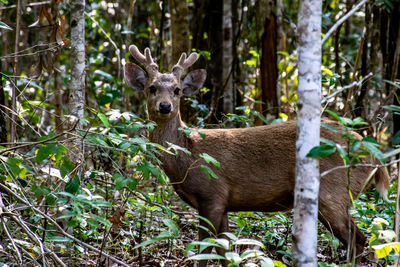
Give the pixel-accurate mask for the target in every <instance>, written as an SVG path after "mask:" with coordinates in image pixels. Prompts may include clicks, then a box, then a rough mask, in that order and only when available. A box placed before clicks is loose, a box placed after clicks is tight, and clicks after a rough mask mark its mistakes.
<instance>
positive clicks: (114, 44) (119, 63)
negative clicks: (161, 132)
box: [85, 12, 121, 77]
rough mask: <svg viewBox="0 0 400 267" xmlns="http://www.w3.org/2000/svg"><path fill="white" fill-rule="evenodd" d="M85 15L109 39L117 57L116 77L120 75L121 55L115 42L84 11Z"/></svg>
mask: <svg viewBox="0 0 400 267" xmlns="http://www.w3.org/2000/svg"><path fill="white" fill-rule="evenodd" d="M85 15H86V16H87V17H88V18H89V19H91V20H92V21H93V23H94V24H95V25H96V26H97V27H99V29H100V31H101V32H102V33H103V34H104V36H105V37H106V38H107V39H108V41H110V43H111V44H112V46H114V48H115V54H116V55H117V58H118V77H120V74H121V55H120V50H119V48H118V46H117V45H116V43H115V42H114V41H113V39H111V37H110V36H108V34H107V33H106V31H105V30H104V29H103V28H102V27H101V26H100V24H99V23H98V22H97V21H96V20H95V19H94V18H93V17H92V16H90V15H89V14H88V13H87V12H85Z"/></svg>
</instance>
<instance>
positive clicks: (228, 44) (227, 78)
mask: <svg viewBox="0 0 400 267" xmlns="http://www.w3.org/2000/svg"><path fill="white" fill-rule="evenodd" d="M222 27H223V29H222V34H223V41H222V62H223V65H222V81H223V86H224V99H223V112H224V113H225V114H228V113H231V114H233V113H234V112H235V102H236V101H235V93H234V91H233V83H232V63H233V54H232V51H233V49H232V45H233V33H232V0H224V4H223V18H222Z"/></svg>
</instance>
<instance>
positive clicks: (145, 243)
mask: <svg viewBox="0 0 400 267" xmlns="http://www.w3.org/2000/svg"><path fill="white" fill-rule="evenodd" d="M172 237H173V236H171V233H170V232H167V231H164V232H161V233H160V234H159V235H158V236H156V237H153V238H151V239H149V240H146V241H143V242H142V243H140V244H138V245H136V246H135V247H134V248H133V249H137V248H140V247H145V246H148V245H151V244H153V243H156V242H158V241H160V240H164V239H170V238H172Z"/></svg>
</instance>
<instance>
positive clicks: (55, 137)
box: [0, 121, 78, 155]
mask: <svg viewBox="0 0 400 267" xmlns="http://www.w3.org/2000/svg"><path fill="white" fill-rule="evenodd" d="M77 124H78V121H77V122H76V123H75V125H74V126H73V127H72V128H71V129H69V130H68V131H65V132H62V133H59V134H57V135H55V136H54V137H52V138H49V139H46V140H42V141H38V142H32V143H27V144H23V145H19V146H14V147H11V148H8V149H4V150H1V151H0V155H1V154H4V153H6V152H9V151H13V150H17V149H20V148H24V147H29V146H34V145H39V144H43V143H47V142H49V141H52V140H54V139H57V138H59V137H60V136H63V135H65V134H67V133H69V132H72V131H73V130H74V129H75V127H76V125H77Z"/></svg>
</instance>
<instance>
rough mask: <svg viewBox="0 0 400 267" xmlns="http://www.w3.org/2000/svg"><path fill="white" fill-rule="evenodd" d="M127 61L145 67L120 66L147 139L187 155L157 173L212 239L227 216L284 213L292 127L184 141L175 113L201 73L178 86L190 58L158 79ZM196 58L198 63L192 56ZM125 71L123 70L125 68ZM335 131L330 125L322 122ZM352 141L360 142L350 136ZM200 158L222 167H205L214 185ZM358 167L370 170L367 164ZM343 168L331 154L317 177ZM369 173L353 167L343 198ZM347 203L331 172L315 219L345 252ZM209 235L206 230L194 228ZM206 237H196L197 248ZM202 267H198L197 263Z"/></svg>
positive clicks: (288, 204) (340, 179) (291, 173)
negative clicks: (150, 124)
mask: <svg viewBox="0 0 400 267" xmlns="http://www.w3.org/2000/svg"><path fill="white" fill-rule="evenodd" d="M130 51H131V54H132V55H133V56H134V58H136V59H137V60H138V61H139V62H141V63H142V64H143V65H145V68H146V70H147V76H148V77H147V78H146V74H145V73H144V71H143V70H142V69H141V68H139V67H138V66H136V65H134V64H133V63H127V65H126V66H125V77H126V81H127V83H128V84H129V85H130V86H131V87H132V88H134V89H136V90H139V91H140V90H142V91H145V93H146V94H147V99H148V113H149V118H150V119H151V120H154V121H155V122H156V123H157V127H156V128H155V129H154V131H153V132H152V133H150V139H151V141H152V142H156V143H159V144H161V145H164V146H167V145H168V143H173V144H175V145H178V146H181V147H184V148H186V149H188V150H189V151H190V152H191V154H190V155H188V154H185V153H183V152H180V153H178V155H170V154H163V155H162V158H161V160H162V162H163V166H162V167H163V169H164V171H165V172H166V174H167V175H168V177H169V178H170V181H171V184H172V185H173V186H174V189H175V191H176V192H177V193H178V195H179V196H180V197H181V198H182V199H183V200H184V201H185V202H187V203H188V204H190V205H191V206H193V207H194V208H196V209H197V210H198V211H199V214H200V215H201V216H203V217H205V218H207V219H208V220H210V221H211V222H212V223H213V225H214V227H215V230H216V234H219V233H223V232H226V231H228V218H227V212H229V211H284V210H288V209H291V208H292V207H293V197H294V184H295V165H296V122H295V121H291V122H285V123H279V124H273V125H268V126H258V127H252V128H240V129H200V130H199V131H200V132H202V133H204V134H205V136H206V138H205V139H203V138H202V137H201V136H200V135H199V133H197V132H192V133H191V134H190V135H189V136H187V135H186V134H185V133H184V132H183V131H180V130H178V128H185V127H186V125H185V124H184V123H183V122H182V120H181V117H180V113H179V101H180V100H179V99H180V97H181V96H182V95H191V94H194V93H196V92H197V91H198V89H199V88H200V87H201V86H202V84H203V82H204V79H205V71H203V70H197V71H192V72H190V73H189V74H188V75H187V76H186V77H185V79H184V80H183V81H181V80H180V76H181V74H182V72H183V70H184V69H185V68H188V66H190V65H191V64H193V63H194V61H195V59H194V56H193V54H192V55H191V56H190V57H189V58H188V59H186V55H183V56H182V57H181V59H180V60H179V62H178V64H177V65H175V66H174V68H173V69H172V73H171V74H161V73H159V72H158V70H157V69H155V67H154V65H155V63H154V62H153V60H152V58H151V55H150V51H149V50H148V49H147V48H146V50H145V55H142V54H141V53H140V52H139V51H138V49H137V48H136V47H135V46H131V47H130ZM196 58H197V56H196ZM128 64H129V65H128ZM324 123H329V124H331V125H332V126H335V127H337V128H339V127H340V126H339V125H338V124H336V123H335V122H332V121H324ZM354 134H355V135H356V136H357V138H359V139H361V136H359V135H357V134H356V133H354ZM321 136H322V137H324V138H326V139H329V140H332V141H334V142H336V143H343V140H342V139H341V134H340V133H335V132H333V131H330V130H327V129H325V128H321ZM200 153H207V154H209V155H210V156H212V157H214V158H215V159H216V160H218V161H219V162H220V163H221V166H220V167H212V169H213V171H214V172H215V173H216V174H217V176H218V179H208V178H207V177H206V176H205V174H204V173H203V172H202V171H201V170H200V168H198V167H199V165H200V164H205V163H204V161H202V160H200V159H199V157H198V155H199V154H200ZM363 163H372V164H377V163H378V162H377V161H376V160H373V159H372V158H367V159H364V162H363ZM340 165H343V160H342V159H341V158H340V156H339V155H338V153H335V154H333V155H331V156H329V157H326V158H322V159H321V160H320V170H321V172H323V171H326V170H329V169H332V168H334V167H337V166H340ZM372 170H373V167H357V168H354V169H351V171H350V190H351V192H352V194H353V196H356V195H357V194H358V193H359V192H360V190H361V189H362V187H363V185H364V183H365V181H366V179H367V178H368V176H369V175H370V172H371V171H372ZM375 182H376V184H377V189H378V191H379V192H380V193H381V195H382V196H384V197H386V190H387V188H388V187H389V175H388V173H387V171H386V170H385V169H384V168H379V169H378V171H377V172H376V174H375ZM349 203H350V197H349V193H348V188H347V182H346V171H345V169H337V170H335V171H332V172H330V173H329V174H327V175H326V176H324V177H322V178H321V184H320V196H319V219H320V220H321V221H322V222H323V223H324V225H325V226H326V227H327V228H328V229H330V230H332V232H333V233H334V235H335V236H336V237H338V238H339V240H341V241H342V242H343V243H344V244H347V243H348V242H349V241H348V239H349V236H350V229H349V225H348V222H349V221H348V207H349ZM200 223H201V224H202V225H203V226H205V227H208V228H210V227H209V226H208V225H207V223H204V222H200ZM351 224H352V226H353V227H351V229H354V231H355V236H356V244H357V249H358V251H359V252H360V251H362V249H363V245H364V242H365V238H364V236H363V234H362V233H361V231H360V230H359V229H358V228H357V227H355V225H354V223H353V222H351ZM206 237H208V233H207V232H206V231H204V230H203V229H200V231H199V238H200V240H202V239H204V238H206ZM200 265H201V266H204V265H205V263H204V262H203V263H200Z"/></svg>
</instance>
